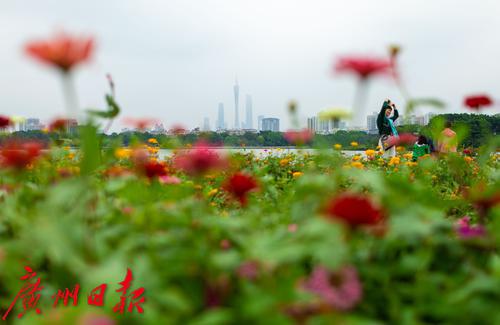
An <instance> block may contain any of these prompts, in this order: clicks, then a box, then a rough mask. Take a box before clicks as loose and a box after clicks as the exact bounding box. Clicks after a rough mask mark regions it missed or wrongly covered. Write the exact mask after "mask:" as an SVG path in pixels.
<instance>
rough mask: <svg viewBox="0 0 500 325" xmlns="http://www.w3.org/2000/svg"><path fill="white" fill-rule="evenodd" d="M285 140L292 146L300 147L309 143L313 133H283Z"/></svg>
mask: <svg viewBox="0 0 500 325" xmlns="http://www.w3.org/2000/svg"><path fill="white" fill-rule="evenodd" d="M284 137H285V140H286V141H288V142H290V143H292V144H294V145H302V144H305V143H308V142H310V141H311V140H312V139H313V137H314V133H313V132H312V131H311V130H309V129H303V130H299V131H294V130H289V131H286V132H285V135H284Z"/></svg>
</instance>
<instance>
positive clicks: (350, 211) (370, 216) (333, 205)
mask: <svg viewBox="0 0 500 325" xmlns="http://www.w3.org/2000/svg"><path fill="white" fill-rule="evenodd" d="M326 213H327V215H328V217H329V218H332V219H338V220H341V221H343V222H345V223H346V224H348V225H349V226H351V227H357V226H361V225H375V224H377V223H379V222H380V221H381V220H382V219H383V217H384V214H383V211H382V209H381V208H379V207H378V206H376V205H375V204H374V203H373V202H372V201H371V200H370V198H369V197H367V196H364V195H360V194H353V193H343V194H341V195H339V196H337V197H335V198H334V199H332V200H331V201H330V202H329V203H328V206H327V208H326Z"/></svg>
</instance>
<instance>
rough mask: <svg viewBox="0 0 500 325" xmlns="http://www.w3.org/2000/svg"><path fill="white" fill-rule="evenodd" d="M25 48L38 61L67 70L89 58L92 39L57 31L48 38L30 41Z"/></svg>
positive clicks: (92, 45)
mask: <svg viewBox="0 0 500 325" xmlns="http://www.w3.org/2000/svg"><path fill="white" fill-rule="evenodd" d="M25 49H26V53H28V54H29V55H30V56H31V57H33V58H35V59H37V60H38V61H40V62H42V63H45V64H49V65H52V66H55V67H57V68H59V69H61V70H62V71H64V72H68V71H70V70H71V69H72V68H73V67H74V66H76V65H78V64H80V63H82V62H85V61H88V60H89V59H90V56H91V55H92V52H93V50H94V40H93V38H79V37H74V36H70V35H67V34H65V33H59V34H58V35H56V36H55V37H54V38H52V39H49V40H45V41H32V42H30V43H28V44H27V45H26V48H25Z"/></svg>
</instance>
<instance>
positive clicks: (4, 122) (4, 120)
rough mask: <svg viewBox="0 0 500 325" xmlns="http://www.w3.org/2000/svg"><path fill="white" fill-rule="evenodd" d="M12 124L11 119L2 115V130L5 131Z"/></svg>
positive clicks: (0, 122) (0, 120)
mask: <svg viewBox="0 0 500 325" xmlns="http://www.w3.org/2000/svg"><path fill="white" fill-rule="evenodd" d="M11 124H12V121H11V119H10V118H9V117H7V116H3V115H0V129H4V128H6V127H8V126H10V125H11Z"/></svg>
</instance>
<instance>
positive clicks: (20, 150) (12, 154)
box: [0, 140, 42, 169]
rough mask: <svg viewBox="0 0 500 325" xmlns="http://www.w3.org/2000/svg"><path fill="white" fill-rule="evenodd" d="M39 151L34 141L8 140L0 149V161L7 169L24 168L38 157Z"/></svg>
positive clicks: (39, 144) (39, 146)
mask: <svg viewBox="0 0 500 325" xmlns="http://www.w3.org/2000/svg"><path fill="white" fill-rule="evenodd" d="M41 149H42V145H41V143H39V142H36V141H20V140H10V141H8V142H6V143H4V144H3V145H2V147H1V148H0V160H1V162H2V164H3V165H4V166H7V167H13V168H17V169H22V168H26V167H27V166H28V165H29V164H31V163H33V162H34V161H35V160H36V158H38V156H40V154H41Z"/></svg>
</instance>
